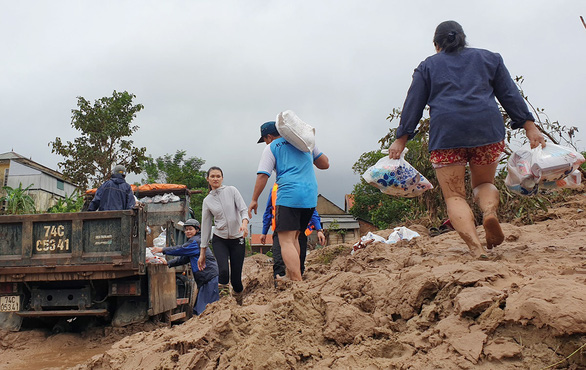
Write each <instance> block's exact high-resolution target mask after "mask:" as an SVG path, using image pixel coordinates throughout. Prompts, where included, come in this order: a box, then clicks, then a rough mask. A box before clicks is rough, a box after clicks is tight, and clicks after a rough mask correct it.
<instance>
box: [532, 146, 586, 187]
mask: <svg viewBox="0 0 586 370" xmlns="http://www.w3.org/2000/svg"><path fill="white" fill-rule="evenodd" d="M532 153H533V157H532V164H531V172H532V173H533V175H534V176H535V177H536V178H539V180H540V181H557V180H561V179H563V178H564V177H566V176H568V175H569V174H571V173H572V172H574V170H576V169H577V168H578V167H580V165H581V164H582V163H584V156H583V155H582V154H580V153H578V152H577V151H575V150H573V149H570V148H565V147H563V146H559V145H556V144H547V145H546V146H545V148H542V147H541V146H538V147H537V148H535V149H532Z"/></svg>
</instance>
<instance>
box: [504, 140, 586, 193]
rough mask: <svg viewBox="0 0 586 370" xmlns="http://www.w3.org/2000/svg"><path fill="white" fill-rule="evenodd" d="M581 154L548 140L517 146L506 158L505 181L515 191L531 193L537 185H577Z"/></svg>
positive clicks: (578, 184) (579, 179)
mask: <svg viewBox="0 0 586 370" xmlns="http://www.w3.org/2000/svg"><path fill="white" fill-rule="evenodd" d="M582 163H584V156H583V155H582V154H580V153H578V152H577V151H575V150H573V149H570V148H566V147H563V146H560V145H556V144H552V143H548V144H547V145H546V146H545V148H542V147H541V146H538V147H536V148H534V149H531V148H530V146H529V144H526V145H524V146H523V147H521V148H520V149H519V150H516V151H515V152H514V153H513V154H511V156H510V157H509V160H508V161H507V177H506V178H505V185H506V186H507V188H508V189H509V190H510V191H512V192H514V193H517V194H521V195H533V194H535V193H537V191H538V190H539V189H557V188H576V187H579V186H580V184H581V183H582V174H581V173H580V171H578V170H577V169H578V167H580V165H581V164H582Z"/></svg>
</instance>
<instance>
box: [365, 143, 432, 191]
mask: <svg viewBox="0 0 586 370" xmlns="http://www.w3.org/2000/svg"><path fill="white" fill-rule="evenodd" d="M405 153H407V148H405V150H403V153H401V158H400V159H390V158H389V157H388V156H385V157H383V158H381V159H379V161H378V162H376V164H375V165H374V166H372V167H370V168H368V169H367V170H366V172H364V174H362V178H363V179H364V180H365V181H366V182H367V183H369V184H370V185H372V186H374V187H376V188H378V189H380V191H382V192H383V193H385V194H389V195H395V196H399V197H403V198H413V197H416V196H419V195H421V194H423V192H425V191H426V190H429V189H433V185H431V183H430V182H429V180H427V179H426V178H425V177H424V176H423V175H422V174H420V173H419V171H417V170H416V169H415V168H414V167H413V166H411V164H409V162H407V161H406V160H405V158H404V156H405Z"/></svg>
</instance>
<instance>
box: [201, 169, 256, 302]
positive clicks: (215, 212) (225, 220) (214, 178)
mask: <svg viewBox="0 0 586 370" xmlns="http://www.w3.org/2000/svg"><path fill="white" fill-rule="evenodd" d="M206 179H207V181H208V184H209V190H210V192H209V194H208V195H207V196H206V197H205V198H204V200H203V206H202V208H203V210H202V216H201V221H202V239H201V240H202V243H201V247H202V248H206V247H207V246H208V244H209V242H210V239H211V241H212V247H213V249H214V255H215V257H216V260H217V261H218V268H219V278H218V281H219V289H220V295H221V296H223V295H228V294H229V293H230V288H229V285H228V283H229V282H230V283H232V290H233V295H234V298H235V299H236V302H237V303H238V304H240V305H241V304H242V291H243V290H244V287H243V285H242V266H243V265H244V255H245V253H246V245H245V242H244V238H246V236H247V235H248V222H249V218H248V207H247V206H246V203H245V202H244V199H243V198H242V195H240V192H238V189H236V188H235V187H233V186H224V185H223V184H222V182H223V181H224V173H223V172H222V170H221V169H220V168H219V167H211V168H210V169H209V170H208V172H207V176H206ZM212 220H213V222H214V225H215V228H214V232H213V236H212ZM197 263H198V266H199V268H200V269H203V268H205V265H206V255H205V254H204V253H201V254H200V257H199V261H198V262H197Z"/></svg>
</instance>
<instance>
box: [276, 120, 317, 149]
mask: <svg viewBox="0 0 586 370" xmlns="http://www.w3.org/2000/svg"><path fill="white" fill-rule="evenodd" d="M275 127H276V128H277V131H279V135H281V136H282V137H283V138H284V139H285V140H287V142H289V143H290V144H292V145H293V146H294V147H295V148H297V149H299V150H301V151H302V152H311V151H313V148H314V147H315V128H313V127H312V126H310V125H308V124H307V123H305V122H303V121H302V120H301V118H299V117H297V115H296V114H295V113H294V112H293V111H291V110H286V111H284V112H281V113H279V114H278V115H277V120H276V124H275Z"/></svg>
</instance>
